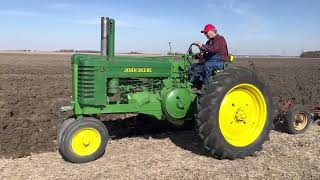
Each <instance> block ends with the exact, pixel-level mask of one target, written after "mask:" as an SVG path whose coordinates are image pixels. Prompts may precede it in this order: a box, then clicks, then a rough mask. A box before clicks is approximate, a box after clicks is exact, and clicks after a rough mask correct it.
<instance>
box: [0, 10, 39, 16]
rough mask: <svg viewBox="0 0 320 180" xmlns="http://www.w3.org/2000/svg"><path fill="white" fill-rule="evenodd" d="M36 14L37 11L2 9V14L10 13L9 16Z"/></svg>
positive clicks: (0, 12)
mask: <svg viewBox="0 0 320 180" xmlns="http://www.w3.org/2000/svg"><path fill="white" fill-rule="evenodd" d="M36 14H37V13H35V12H30V11H22V10H14V9H9V10H0V15H8V16H33V15H36Z"/></svg>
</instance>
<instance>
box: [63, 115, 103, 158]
mask: <svg viewBox="0 0 320 180" xmlns="http://www.w3.org/2000/svg"><path fill="white" fill-rule="evenodd" d="M108 139H109V134H108V131H107V129H106V126H105V125H104V124H103V123H102V122H101V121H99V120H97V119H95V118H91V117H85V118H81V119H78V120H69V121H68V123H66V124H65V126H62V129H61V131H60V140H59V141H58V148H59V153H60V155H61V156H62V157H63V159H65V160H66V161H68V162H72V163H85V162H89V161H94V160H96V159H98V158H100V157H101V156H103V155H104V153H105V148H106V146H107V143H108Z"/></svg>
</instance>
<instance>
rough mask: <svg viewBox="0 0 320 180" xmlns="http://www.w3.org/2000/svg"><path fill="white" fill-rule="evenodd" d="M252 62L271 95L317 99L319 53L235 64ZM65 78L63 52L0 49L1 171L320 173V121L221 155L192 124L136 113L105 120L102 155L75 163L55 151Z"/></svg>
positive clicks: (161, 175) (80, 175)
mask: <svg viewBox="0 0 320 180" xmlns="http://www.w3.org/2000/svg"><path fill="white" fill-rule="evenodd" d="M252 62H253V64H254V67H255V69H256V71H257V72H258V74H259V75H260V76H261V77H262V78H263V79H264V80H265V81H266V82H267V83H269V84H270V86H271V92H272V96H273V99H274V100H276V101H277V100H279V99H288V98H292V97H293V98H295V99H296V101H297V102H298V103H301V104H304V105H306V106H315V105H317V104H318V105H319V103H320V59H295V58H293V59H285V58H279V59H276V58H268V59H241V60H239V61H237V64H238V65H243V66H250V64H252ZM251 67H252V65H251ZM70 82H71V66H70V56H69V55H53V54H51V55H44V54H42V55H36V54H32V55H26V54H15V55H14V54H2V55H1V54H0V156H1V157H2V159H1V161H0V177H3V178H18V179H26V178H29V179H43V178H49V179H51V178H65V179H67V178H72V179H88V178H89V179H91V178H102V179H105V178H111V179H115V178H116V179H118V178H124V179H137V178H148V179H149V178H152V179H168V178H169V179H177V178H179V179H180V178H185V179H199V178H200V179H207V178H218V179H224V178H241V177H242V178H283V177H284V178H307V179H309V178H310V179H316V178H319V177H320V165H319V162H320V158H319V157H320V150H319V147H320V143H319V139H320V127H319V126H316V125H313V126H311V128H310V129H309V130H308V131H307V132H306V133H305V134H302V135H294V136H293V135H288V134H286V133H283V132H276V131H272V133H271V140H270V141H269V142H267V143H266V144H265V145H264V150H263V151H261V152H259V153H257V154H256V156H254V157H247V158H245V159H241V160H235V161H229V160H223V161H220V160H216V159H214V158H211V157H208V156H207V154H206V153H205V151H204V150H203V149H202V147H201V142H200V140H199V139H198V137H197V135H196V133H195V131H194V129H193V128H192V127H186V128H183V129H175V128H173V127H171V126H169V125H167V124H166V123H157V122H149V121H146V120H144V119H143V120H141V122H143V123H137V124H136V123H135V122H136V121H139V117H132V118H129V120H126V121H121V120H118V121H113V122H111V123H106V125H107V127H108V129H109V131H110V133H111V135H112V140H111V141H110V143H109V145H108V148H107V152H106V154H105V155H104V156H103V157H102V158H101V159H99V160H97V161H94V162H91V163H87V164H81V165H74V164H70V163H66V162H64V161H63V160H62V158H61V157H60V156H59V154H58V153H57V149H56V132H57V128H58V127H59V125H60V124H61V122H62V121H63V120H64V119H65V118H67V117H68V116H70V115H71V114H70V112H68V113H61V112H59V108H60V107H61V106H63V105H68V101H69V98H70V95H71V83H70ZM131 116H132V115H126V116H124V117H131ZM115 118H118V119H119V118H120V119H121V118H122V117H115ZM154 123H156V125H155V124H154ZM1 179H2V178H1Z"/></svg>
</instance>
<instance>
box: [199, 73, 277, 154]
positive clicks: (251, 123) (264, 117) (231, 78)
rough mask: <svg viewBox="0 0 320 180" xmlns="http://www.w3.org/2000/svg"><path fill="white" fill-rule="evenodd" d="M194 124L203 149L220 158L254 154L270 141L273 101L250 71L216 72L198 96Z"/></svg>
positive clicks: (265, 88) (264, 87)
mask: <svg viewBox="0 0 320 180" xmlns="http://www.w3.org/2000/svg"><path fill="white" fill-rule="evenodd" d="M196 125H197V130H198V133H199V136H200V138H201V139H202V140H203V144H204V147H205V149H206V150H208V151H209V152H210V153H211V155H213V156H215V157H218V158H219V159H225V158H228V159H236V158H244V157H245V156H249V155H253V154H254V153H255V152H256V151H259V150H261V149H262V144H263V143H264V142H265V141H266V140H269V132H270V130H271V129H272V102H271V96H270V95H269V92H268V89H267V87H266V86H265V85H264V84H263V83H262V82H261V81H259V80H258V77H257V76H256V75H255V74H254V72H252V71H251V70H249V69H246V68H241V67H235V68H230V69H227V70H225V71H224V72H221V73H218V74H217V75H216V76H215V77H214V80H213V81H212V82H210V83H209V84H208V85H206V86H205V87H204V89H203V94H202V95H201V96H200V97H198V114H197V117H196Z"/></svg>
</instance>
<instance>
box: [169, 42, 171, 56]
mask: <svg viewBox="0 0 320 180" xmlns="http://www.w3.org/2000/svg"><path fill="white" fill-rule="evenodd" d="M169 48H170V51H169V54H170V55H172V48H171V42H169Z"/></svg>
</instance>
